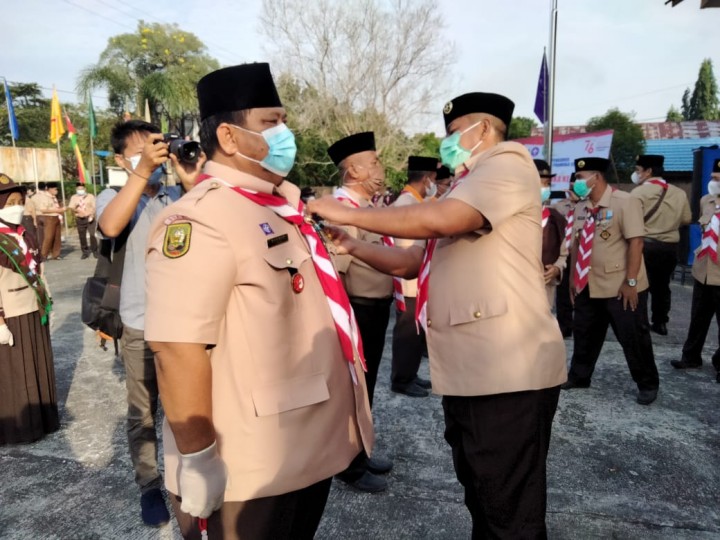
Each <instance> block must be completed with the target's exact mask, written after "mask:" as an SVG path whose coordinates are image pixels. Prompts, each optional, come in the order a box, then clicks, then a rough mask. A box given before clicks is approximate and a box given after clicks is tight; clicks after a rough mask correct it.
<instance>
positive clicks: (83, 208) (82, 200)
mask: <svg viewBox="0 0 720 540" xmlns="http://www.w3.org/2000/svg"><path fill="white" fill-rule="evenodd" d="M80 186H82V187H85V184H78V187H80ZM68 208H69V209H70V210H72V211H73V212H75V222H76V223H77V230H78V236H79V237H80V249H81V250H82V257H81V258H83V259H87V258H88V257H89V256H90V254H91V253H92V254H93V255H95V257H97V238H96V237H95V196H94V195H91V194H90V193H85V195H79V194H77V193H75V194H74V195H73V196H72V197H70V203H69V204H68ZM88 234H89V235H90V246H89V247H88V240H87V237H88Z"/></svg>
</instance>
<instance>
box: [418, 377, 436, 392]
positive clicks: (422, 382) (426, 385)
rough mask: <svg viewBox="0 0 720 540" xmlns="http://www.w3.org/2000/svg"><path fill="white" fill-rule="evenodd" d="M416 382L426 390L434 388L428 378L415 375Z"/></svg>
mask: <svg viewBox="0 0 720 540" xmlns="http://www.w3.org/2000/svg"><path fill="white" fill-rule="evenodd" d="M415 384H417V385H418V386H419V387H420V388H424V389H425V390H430V389H431V388H432V383H431V382H430V381H428V380H427V379H421V378H420V377H415Z"/></svg>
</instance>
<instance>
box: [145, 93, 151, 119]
mask: <svg viewBox="0 0 720 540" xmlns="http://www.w3.org/2000/svg"><path fill="white" fill-rule="evenodd" d="M145 121H146V122H147V123H148V124H149V123H150V122H151V120H150V104H149V103H148V100H147V99H146V100H145Z"/></svg>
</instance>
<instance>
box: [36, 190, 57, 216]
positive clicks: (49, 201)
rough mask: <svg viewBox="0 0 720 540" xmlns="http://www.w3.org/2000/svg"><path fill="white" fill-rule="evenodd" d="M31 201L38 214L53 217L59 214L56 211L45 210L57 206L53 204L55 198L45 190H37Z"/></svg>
mask: <svg viewBox="0 0 720 540" xmlns="http://www.w3.org/2000/svg"><path fill="white" fill-rule="evenodd" d="M33 202H34V203H35V208H36V209H37V213H38V215H40V216H53V217H58V216H59V214H58V213H57V212H47V210H50V209H53V208H57V206H55V200H54V199H53V196H52V195H50V194H49V193H48V192H47V191H39V192H38V193H36V194H35V196H34V197H33Z"/></svg>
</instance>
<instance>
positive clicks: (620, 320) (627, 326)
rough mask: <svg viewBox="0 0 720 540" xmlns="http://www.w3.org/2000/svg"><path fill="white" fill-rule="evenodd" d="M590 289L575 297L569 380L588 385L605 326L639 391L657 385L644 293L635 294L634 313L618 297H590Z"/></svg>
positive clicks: (657, 379) (656, 372)
mask: <svg viewBox="0 0 720 540" xmlns="http://www.w3.org/2000/svg"><path fill="white" fill-rule="evenodd" d="M588 289H589V287H585V290H583V291H582V292H581V293H580V294H579V295H578V296H577V297H575V321H574V325H575V326H574V329H573V330H574V334H573V335H574V344H575V348H574V351H573V356H572V362H571V364H570V373H569V374H568V377H569V378H570V379H574V380H578V381H587V382H589V381H590V379H591V377H592V374H593V371H594V370H595V364H596V363H597V360H598V357H599V356H600V351H601V349H602V346H603V343H604V342H605V336H606V335H607V329H608V325H609V326H612V329H613V332H614V333H615V337H617V340H618V342H620V345H621V346H622V348H623V352H624V353H625V360H626V361H627V365H628V367H629V368H630V374H631V375H632V378H633V381H635V383H636V384H637V386H638V389H640V390H655V389H657V388H658V386H659V384H660V378H659V376H658V371H657V366H656V365H655V357H654V355H653V348H652V340H651V338H650V325H649V324H648V318H647V291H643V292H641V293H639V294H638V298H639V300H638V306H637V309H636V310H635V311H632V310H631V309H630V308H628V309H627V310H625V309H623V304H622V300H618V299H617V298H590V293H589V292H588Z"/></svg>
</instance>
